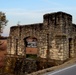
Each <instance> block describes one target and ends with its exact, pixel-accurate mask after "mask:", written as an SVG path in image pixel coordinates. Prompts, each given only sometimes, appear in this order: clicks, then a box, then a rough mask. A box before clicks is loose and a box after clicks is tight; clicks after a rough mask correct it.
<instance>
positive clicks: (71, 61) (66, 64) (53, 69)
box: [27, 58, 76, 75]
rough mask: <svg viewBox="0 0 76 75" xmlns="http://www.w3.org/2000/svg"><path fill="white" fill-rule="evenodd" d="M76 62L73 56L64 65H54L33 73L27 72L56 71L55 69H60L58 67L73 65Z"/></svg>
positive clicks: (35, 73) (40, 74) (38, 73)
mask: <svg viewBox="0 0 76 75" xmlns="http://www.w3.org/2000/svg"><path fill="white" fill-rule="evenodd" d="M75 63H76V58H73V59H71V60H69V61H67V62H65V63H64V64H62V65H59V66H54V67H51V68H47V69H43V70H40V71H37V72H33V73H30V74H27V75H43V74H44V73H47V72H51V71H55V70H58V69H61V68H65V67H67V66H70V65H73V64H75Z"/></svg>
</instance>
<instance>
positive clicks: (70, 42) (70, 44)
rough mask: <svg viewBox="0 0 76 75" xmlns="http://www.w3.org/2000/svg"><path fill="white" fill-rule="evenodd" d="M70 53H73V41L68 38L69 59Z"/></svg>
mask: <svg viewBox="0 0 76 75" xmlns="http://www.w3.org/2000/svg"><path fill="white" fill-rule="evenodd" d="M72 52H73V39H72V38H69V58H71V57H72Z"/></svg>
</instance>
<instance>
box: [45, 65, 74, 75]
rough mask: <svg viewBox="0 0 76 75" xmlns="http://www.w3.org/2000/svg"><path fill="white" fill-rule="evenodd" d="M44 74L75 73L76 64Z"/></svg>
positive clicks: (69, 74) (62, 74)
mask: <svg viewBox="0 0 76 75" xmlns="http://www.w3.org/2000/svg"><path fill="white" fill-rule="evenodd" d="M44 75H76V64H75V65H72V66H69V67H67V68H64V69H61V70H58V71H54V72H48V73H46V74H44Z"/></svg>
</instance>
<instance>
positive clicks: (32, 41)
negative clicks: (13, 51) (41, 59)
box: [24, 36, 37, 59]
mask: <svg viewBox="0 0 76 75" xmlns="http://www.w3.org/2000/svg"><path fill="white" fill-rule="evenodd" d="M24 44H25V53H26V58H33V59H35V58H37V38H35V37H30V36H29V37H26V38H24Z"/></svg>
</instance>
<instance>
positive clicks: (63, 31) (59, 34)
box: [8, 12, 76, 61]
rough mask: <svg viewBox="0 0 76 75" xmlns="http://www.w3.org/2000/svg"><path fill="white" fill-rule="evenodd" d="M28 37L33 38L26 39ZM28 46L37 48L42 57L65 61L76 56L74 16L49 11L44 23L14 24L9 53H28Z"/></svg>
mask: <svg viewBox="0 0 76 75" xmlns="http://www.w3.org/2000/svg"><path fill="white" fill-rule="evenodd" d="M27 38H30V39H33V40H32V41H26V39H27ZM30 39H29V40H30ZM34 39H36V40H34ZM26 47H27V48H32V50H33V48H36V49H35V50H36V52H35V54H37V57H41V58H47V59H52V60H59V61H65V60H67V59H69V58H72V57H75V55H76V25H75V24H72V16H71V15H70V14H67V13H65V12H55V13H49V14H45V15H44V16H43V23H38V24H30V25H18V26H12V27H11V28H10V34H9V39H8V54H14V55H15V54H18V55H26V53H28V52H27V51H28V49H27V51H26ZM32 50H29V52H31V51H32ZM35 50H34V51H35Z"/></svg>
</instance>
